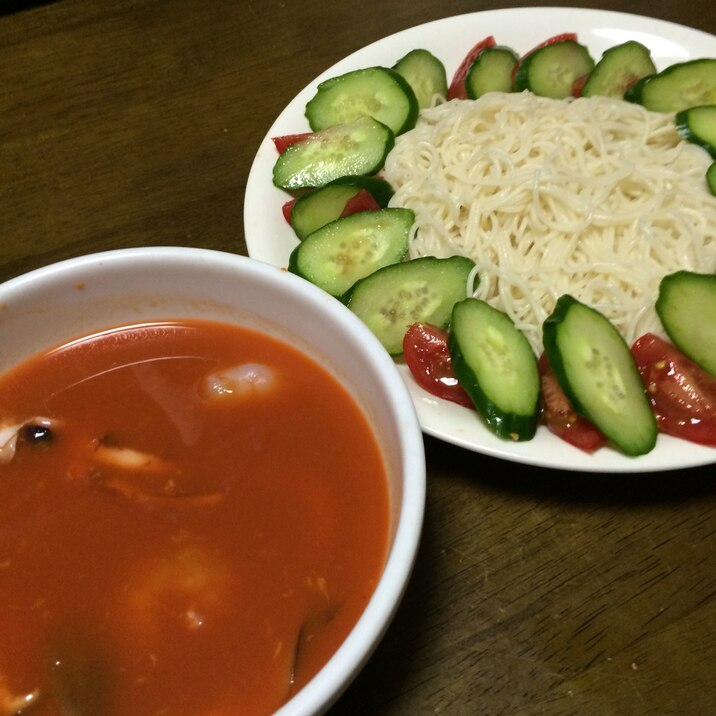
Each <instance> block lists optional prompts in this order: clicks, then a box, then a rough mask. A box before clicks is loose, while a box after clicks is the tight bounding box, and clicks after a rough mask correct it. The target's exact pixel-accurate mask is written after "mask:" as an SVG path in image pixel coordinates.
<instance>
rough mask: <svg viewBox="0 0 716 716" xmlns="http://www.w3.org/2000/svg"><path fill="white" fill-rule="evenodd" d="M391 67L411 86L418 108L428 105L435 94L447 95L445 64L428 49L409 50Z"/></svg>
mask: <svg viewBox="0 0 716 716" xmlns="http://www.w3.org/2000/svg"><path fill="white" fill-rule="evenodd" d="M393 69H394V70H395V71H396V72H397V73H398V74H399V75H401V76H402V77H404V78H405V80H406V81H407V82H408V84H409V85H410V86H411V87H412V88H413V92H415V97H416V99H417V100H418V109H425V108H426V107H429V106H430V104H431V101H432V99H433V97H435V95H438V96H440V97H443V98H444V97H446V96H447V91H448V82H447V73H446V72H445V65H443V63H442V62H441V61H440V60H439V59H438V58H437V57H435V55H433V54H432V53H431V52H429V51H428V50H424V49H422V48H419V49H416V50H411V51H410V52H408V54H407V55H405V56H403V57H401V58H400V59H399V60H398V62H396V63H395V65H393Z"/></svg>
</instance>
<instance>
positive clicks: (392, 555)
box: [0, 246, 426, 716]
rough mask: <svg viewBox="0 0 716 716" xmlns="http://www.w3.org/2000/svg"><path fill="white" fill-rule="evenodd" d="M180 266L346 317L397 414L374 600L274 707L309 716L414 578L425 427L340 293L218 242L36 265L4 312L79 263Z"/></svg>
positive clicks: (6, 286) (347, 674)
mask: <svg viewBox="0 0 716 716" xmlns="http://www.w3.org/2000/svg"><path fill="white" fill-rule="evenodd" d="M170 262H171V264H172V267H173V268H177V267H180V266H186V267H189V266H195V265H202V266H214V267H216V268H218V267H219V266H220V267H222V268H224V269H226V268H231V267H233V268H236V270H237V271H239V272H244V273H253V274H255V275H256V276H257V277H258V278H259V279H260V280H264V281H282V282H284V283H285V285H286V289H287V290H290V291H292V292H294V293H295V294H296V295H297V296H299V295H300V297H301V300H305V301H307V302H310V303H311V304H312V305H313V306H315V307H316V309H317V310H319V311H322V312H324V313H327V314H328V315H329V316H330V317H332V318H333V319H334V320H336V321H341V322H344V323H345V324H346V326H347V329H349V330H350V333H351V334H352V335H353V336H355V338H356V342H357V344H358V345H359V346H360V350H361V351H363V352H364V353H365V354H367V355H368V356H369V358H370V361H371V364H372V365H374V366H375V373H376V378H377V379H378V381H379V383H380V384H381V385H382V386H383V387H384V389H385V391H386V395H387V396H388V405H389V407H390V416H391V421H395V423H396V434H397V435H398V444H397V445H396V447H398V449H399V460H398V464H399V465H401V466H402V469H401V471H400V472H401V486H402V489H401V495H400V499H399V505H397V511H396V514H397V515H398V520H397V523H396V524H395V528H394V530H393V534H392V541H391V543H390V545H389V550H388V553H387V555H386V559H385V563H384V566H383V571H382V573H381V576H380V579H379V581H378V583H377V584H376V587H375V589H374V591H373V594H372V595H371V597H370V599H369V601H368V604H367V605H366V607H365V609H364V611H363V613H362V614H361V616H360V617H359V619H358V621H357V622H356V624H355V625H354V626H353V628H352V630H351V632H350V633H349V634H348V636H347V637H346V639H345V640H344V641H343V643H342V644H341V645H340V647H339V648H338V649H337V650H336V652H334V654H333V655H332V656H331V658H330V659H329V660H328V661H327V662H326V663H325V664H324V666H323V667H322V668H321V670H320V671H319V672H318V673H317V674H316V675H315V676H314V677H313V678H312V679H311V681H309V682H308V683H307V684H306V685H305V686H304V687H303V688H302V689H301V690H299V691H298V692H297V693H296V694H294V695H293V696H292V697H291V698H290V699H288V700H287V701H286V702H285V703H284V704H282V705H281V706H280V707H279V708H278V710H277V711H276V712H275V713H276V716H304V715H306V716H307V715H308V714H312V715H313V714H320V713H324V712H325V711H326V710H328V708H329V707H330V706H331V705H332V704H333V703H335V701H337V700H338V698H339V697H340V696H341V694H342V693H343V692H344V691H345V690H346V689H347V688H348V686H349V685H350V683H351V682H352V681H353V679H354V678H355V677H356V676H357V674H358V672H359V671H360V670H361V669H362V668H363V666H364V665H365V663H366V662H367V661H368V659H369V658H370V656H371V655H372V653H373V651H374V649H375V648H376V647H377V645H378V643H379V642H380V640H381V639H382V637H383V635H384V634H385V632H386V631H387V629H388V627H389V625H390V622H391V621H392V618H393V616H394V615H395V612H396V611H397V609H398V607H399V605H400V602H401V600H402V597H403V595H404V593H405V590H406V588H407V586H408V582H409V580H410V577H411V574H412V570H413V567H414V563H415V560H416V557H417V552H418V548H419V544H420V539H421V535H422V528H423V520H424V513H425V498H426V465H425V451H424V443H423V437H422V430H421V427H420V423H419V421H418V417H417V413H416V411H415V406H414V403H413V401H412V398H411V397H410V394H409V392H408V388H407V386H406V385H405V382H404V380H403V378H402V376H401V374H400V372H399V370H398V368H397V366H396V364H395V363H394V361H393V359H392V358H391V357H390V356H389V354H388V353H387V351H385V349H384V348H383V346H382V345H381V344H380V342H379V340H378V339H377V338H376V337H375V335H374V334H373V333H372V331H370V329H368V328H367V326H365V324H364V323H363V322H362V321H361V320H360V319H359V318H358V317H357V316H356V315H355V314H353V313H352V312H351V311H350V310H349V309H348V308H347V307H346V306H345V305H344V304H343V303H341V302H340V301H339V300H338V299H335V298H333V297H330V296H327V294H326V293H325V292H324V291H322V290H321V289H319V288H318V287H316V286H314V285H313V284H311V283H310V282H308V281H306V280H305V279H303V278H300V277H298V276H296V275H294V274H291V273H289V272H286V271H282V270H281V269H279V268H277V267H275V266H273V265H271V264H268V263H266V262H263V261H260V260H258V259H254V258H251V257H248V256H244V255H242V254H234V253H230V252H227V251H222V250H216V249H205V248H195V247H185V246H142V247H134V248H119V249H110V250H107V251H99V252H95V253H89V254H83V255H79V256H76V257H72V258H68V259H63V260H60V261H57V262H54V263H51V264H48V265H46V266H42V267H39V268H36V269H32V270H30V271H27V272H25V273H23V274H20V275H18V276H15V277H12V278H9V279H7V280H5V281H4V282H1V283H0V320H1V319H2V310H1V309H2V307H3V306H4V304H8V303H11V302H12V300H13V299H14V298H16V297H18V296H19V297H20V298H24V297H26V296H31V295H32V294H33V292H35V291H37V288H36V287H37V286H38V282H39V283H40V284H42V283H45V282H48V281H49V282H50V283H52V282H54V281H56V280H62V279H64V278H66V277H68V276H70V275H71V274H73V273H76V272H78V271H86V270H88V269H90V270H91V269H96V268H98V267H102V269H103V270H106V269H107V268H109V269H110V270H111V269H112V267H113V266H120V267H123V266H126V264H133V263H137V264H142V265H157V266H161V265H166V264H167V263H170Z"/></svg>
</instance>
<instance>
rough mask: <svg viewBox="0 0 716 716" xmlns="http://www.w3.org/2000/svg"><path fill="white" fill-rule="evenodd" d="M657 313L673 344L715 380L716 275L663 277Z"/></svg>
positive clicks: (697, 274) (681, 274)
mask: <svg viewBox="0 0 716 716" xmlns="http://www.w3.org/2000/svg"><path fill="white" fill-rule="evenodd" d="M656 313H657V315H658V316H659V318H660V319H661V323H662V325H663V326H664V330H665V331H666V333H667V335H668V336H669V338H670V339H671V341H672V342H673V344H674V345H675V346H676V347H677V348H678V349H679V350H680V351H681V352H682V353H683V354H684V355H686V356H687V357H688V358H690V359H691V360H692V361H694V363H697V364H698V365H700V366H701V367H702V368H703V369H704V370H705V371H707V372H708V373H710V374H711V375H714V376H716V274H700V273H694V272H692V271H676V272H674V273H672V274H669V275H668V276H664V278H662V279H661V283H660V284H659V295H658V297H657V299H656Z"/></svg>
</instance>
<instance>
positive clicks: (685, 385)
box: [631, 333, 716, 447]
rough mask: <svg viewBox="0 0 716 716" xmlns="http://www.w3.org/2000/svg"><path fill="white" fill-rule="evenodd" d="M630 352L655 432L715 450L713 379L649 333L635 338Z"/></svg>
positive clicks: (715, 379) (715, 390)
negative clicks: (656, 426)
mask: <svg viewBox="0 0 716 716" xmlns="http://www.w3.org/2000/svg"><path fill="white" fill-rule="evenodd" d="M631 352H632V355H633V356H634V359H635V360H636V364H637V366H638V368H639V372H640V373H641V377H642V380H643V381H644V385H645V386H646V391H647V393H648V395H649V399H650V400H651V405H652V408H653V409H654V413H655V414H656V422H657V424H658V426H659V430H660V431H661V432H662V433H666V434H667V435H673V436H674V437H677V438H682V439H684V440H689V441H691V442H695V443H700V444H702V445H712V446H715V447H716V376H713V375H711V374H710V373H707V372H706V371H705V370H703V368H701V367H700V366H698V365H697V364H696V363H694V362H693V361H692V360H691V359H689V358H687V357H686V356H685V355H684V354H683V353H682V352H681V351H680V350H679V349H678V348H677V347H676V346H674V345H672V344H671V343H669V342H668V341H665V340H663V339H662V338H660V337H659V336H656V335H654V334H653V333H647V334H645V335H643V336H641V338H638V339H637V340H636V341H635V342H634V345H633V346H632V348H631Z"/></svg>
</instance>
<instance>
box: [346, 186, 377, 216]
mask: <svg viewBox="0 0 716 716" xmlns="http://www.w3.org/2000/svg"><path fill="white" fill-rule="evenodd" d="M379 209H380V204H379V203H378V202H377V201H376V200H375V197H374V196H373V195H372V194H371V193H370V192H369V191H367V190H366V189H361V190H360V191H359V192H358V193H357V194H356V195H355V196H352V197H351V198H350V199H348V201H347V202H346V205H345V207H343V211H342V212H341V217H343V216H350V215H351V214H357V213H358V212H359V211H378V210H379Z"/></svg>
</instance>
